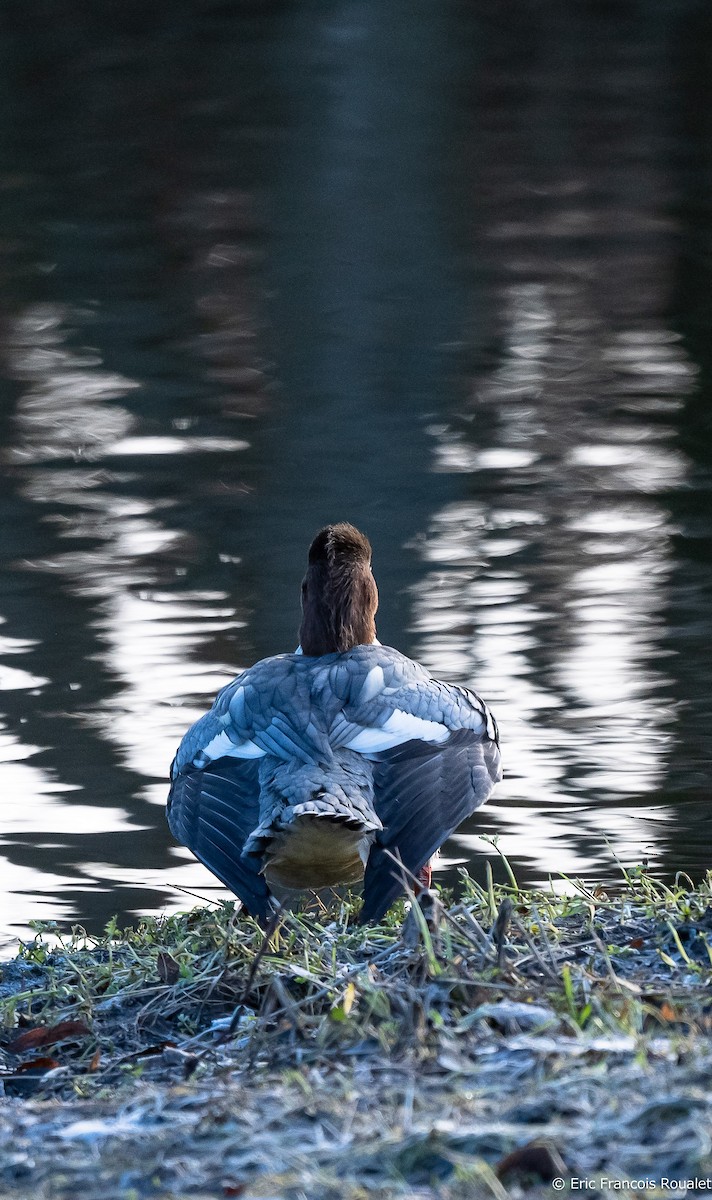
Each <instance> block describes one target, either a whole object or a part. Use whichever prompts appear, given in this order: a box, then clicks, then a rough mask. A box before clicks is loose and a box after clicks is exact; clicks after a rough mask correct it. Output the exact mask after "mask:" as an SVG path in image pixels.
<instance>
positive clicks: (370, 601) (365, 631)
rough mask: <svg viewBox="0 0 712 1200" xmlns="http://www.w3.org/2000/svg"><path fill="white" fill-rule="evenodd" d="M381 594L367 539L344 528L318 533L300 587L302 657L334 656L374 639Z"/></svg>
mask: <svg viewBox="0 0 712 1200" xmlns="http://www.w3.org/2000/svg"><path fill="white" fill-rule="evenodd" d="M377 608H378V590H377V588H376V581H375V579H374V578H373V574H372V572H371V545H370V542H369V540H368V538H367V537H364V535H363V534H362V533H359V531H358V529H355V528H354V526H353V525H348V524H346V523H345V522H343V523H341V524H339V525H327V526H325V528H324V529H320V530H319V533H318V534H317V535H316V537H315V538H314V541H313V542H312V544H311V546H310V547H309V563H308V566H307V573H306V575H305V576H304V580H303V582H302V623H301V627H300V629H299V641H300V644H301V647H302V651H303V652H304V654H309V655H319V654H332V653H334V652H335V651H343V650H350V649H351V648H352V647H353V646H363V645H370V643H371V642H373V641H374V639H375V637H376V624H375V619H374V618H375V615H376V609H377Z"/></svg>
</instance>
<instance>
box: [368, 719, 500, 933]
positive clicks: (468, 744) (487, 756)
mask: <svg viewBox="0 0 712 1200" xmlns="http://www.w3.org/2000/svg"><path fill="white" fill-rule="evenodd" d="M500 776H501V768H500V755H499V747H498V745H497V743H496V741H494V740H490V739H489V738H487V737H485V738H483V737H482V736H481V735H479V734H477V733H475V732H473V731H472V730H467V729H459V730H456V731H454V732H453V733H452V734H451V735H450V737H449V739H448V741H447V743H446V744H444V745H440V746H432V745H428V744H427V743H425V742H416V741H410V742H405V743H403V744H402V745H400V746H398V747H395V748H394V749H391V750H386V751H384V752H383V753H382V754H380V755H379V757H378V760H377V761H376V762H374V764H373V779H374V797H375V805H374V806H375V809H376V813H377V814H378V816H379V818H380V820H381V822H382V824H383V829H382V830H380V831H379V832H378V833H377V834H376V838H375V842H374V844H373V846H372V847H371V853H370V855H369V859H368V863H367V865H366V874H365V878H364V893H363V894H364V903H363V908H362V911H361V918H360V919H361V920H362V921H377V920H379V919H380V917H382V916H383V914H384V913H385V912H386V910H387V909H388V908H389V907H390V905H391V904H392V903H393V901H394V900H395V899H396V897H397V896H398V895H399V894H400V893H401V892H402V890H403V882H402V879H403V876H402V872H401V871H400V870H399V868H398V865H397V863H395V862H394V861H393V858H392V857H391V855H394V856H395V857H396V858H397V859H400V861H401V862H402V863H403V866H404V867H406V868H407V870H408V871H410V872H411V874H413V875H417V873H418V871H419V870H420V869H421V867H423V866H425V864H426V863H427V862H428V860H429V859H430V858H432V856H433V854H434V853H435V851H436V850H437V849H438V848H439V847H440V846H441V845H442V844H443V842H445V841H447V839H448V838H449V837H450V835H451V834H452V833H454V831H455V830H456V829H457V827H458V826H459V825H461V824H462V822H463V821H464V820H465V819H466V818H467V817H469V816H471V814H472V813H473V812H474V811H475V810H476V809H477V808H479V807H480V805H482V804H484V802H485V800H486V799H487V798H488V796H489V795H490V793H491V791H492V789H493V787H494V785H495V783H496V782H497V781H498V780H499V778H500Z"/></svg>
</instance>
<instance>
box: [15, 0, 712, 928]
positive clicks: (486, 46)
mask: <svg viewBox="0 0 712 1200" xmlns="http://www.w3.org/2000/svg"><path fill="white" fill-rule="evenodd" d="M510 10H511V11H510ZM8 11H9V14H10V19H9V20H8V23H7V27H6V29H5V32H4V33H3V34H2V36H1V37H0V58H1V60H2V68H3V69H2V71H1V72H0V79H2V83H1V84H0V86H1V87H2V88H3V89H4V93H5V94H4V102H5V112H6V115H7V119H6V121H5V126H4V129H3V132H2V134H1V135H0V212H1V213H2V222H1V223H0V230H2V233H1V234H0V287H1V289H2V291H1V295H2V305H1V307H0V364H1V378H0V387H1V388H2V404H1V406H0V427H1V429H2V441H1V445H2V450H1V451H0V454H1V462H2V493H1V495H2V505H3V510H2V512H3V520H2V524H1V526H0V620H1V621H2V626H1V631H0V692H1V693H2V694H1V695H0V787H1V788H2V797H3V814H4V815H3V820H2V824H1V826H0V855H2V858H3V871H2V877H1V881H0V897H1V899H0V941H1V940H2V938H3V937H5V938H6V939H7V938H8V937H12V936H17V935H18V934H22V933H24V932H25V931H26V929H27V923H28V921H29V920H31V919H34V918H43V919H56V920H59V921H60V922H63V923H65V924H66V923H70V922H72V921H77V920H79V921H82V922H83V923H85V924H87V925H89V926H90V927H92V928H94V929H96V928H98V927H101V925H102V924H103V922H104V921H106V920H107V919H108V918H109V916H111V915H112V914H113V913H115V912H118V913H119V914H120V916H121V917H122V919H129V918H131V917H132V916H134V915H135V914H137V913H143V912H159V911H168V910H173V909H175V908H178V907H180V906H183V905H184V904H185V902H186V897H185V894H184V892H182V891H181V890H179V889H182V888H188V889H191V890H192V891H195V892H198V893H200V894H201V895H205V896H217V895H221V894H223V893H222V892H221V891H220V889H218V888H216V887H215V885H214V881H213V880H212V877H210V876H209V875H208V873H207V872H205V871H204V870H203V869H202V868H201V867H199V865H198V864H196V863H194V862H193V861H192V860H191V858H190V856H189V855H188V853H187V852H185V851H183V850H182V849H180V848H177V847H175V846H174V845H173V844H172V841H171V838H170V835H169V833H168V830H167V827H166V825H165V820H164V814H163V806H164V802H165V795H166V783H165V775H166V771H167V766H168V764H169V762H170V760H171V758H172V755H173V752H174V749H175V746H176V744H177V742H178V740H179V738H180V737H181V735H182V733H183V732H184V730H185V728H186V727H187V725H188V724H189V723H190V722H191V721H192V720H193V719H194V718H195V717H196V716H197V715H199V713H200V712H201V711H203V710H204V709H205V708H206V707H207V706H208V705H209V703H210V701H211V699H212V697H213V695H214V693H215V691H216V690H217V688H218V687H219V686H220V685H221V684H222V683H224V682H225V681H226V680H227V679H228V678H230V677H231V676H232V674H234V673H235V671H236V670H237V669H239V668H241V667H244V666H247V665H249V664H250V663H252V662H253V661H255V660H256V659H257V658H260V657H262V656H264V655H266V654H269V653H274V652H277V651H280V650H284V649H289V648H291V647H293V645H294V643H295V636H296V627H297V625H298V586H299V581H300V579H301V574H302V570H303V562H304V557H305V552H306V547H307V545H308V542H309V539H310V537H311V535H312V534H313V532H314V530H315V529H316V528H318V527H319V525H320V524H322V523H324V522H325V521H328V520H335V519H337V520H338V519H348V520H352V521H354V522H355V523H356V524H359V525H361V526H362V527H363V528H364V529H365V530H366V531H367V532H368V534H369V536H370V537H371V540H372V542H373V545H374V551H375V558H374V566H375V571H376V576H377V579H378V582H379V586H380V591H381V612H380V623H379V636H380V637H381V639H382V640H384V641H387V642H389V643H392V644H394V645H396V646H398V647H399V648H400V649H402V650H404V651H405V652H406V653H410V654H412V655H413V656H414V657H417V658H419V659H420V660H421V661H422V662H424V663H425V664H426V665H427V666H428V667H429V668H430V669H432V670H433V671H434V672H435V673H437V674H438V675H440V676H442V677H444V678H448V679H453V680H457V681H460V682H463V683H466V684H469V685H471V686H475V687H477V688H478V690H480V691H481V692H482V693H483V694H484V695H485V696H486V697H487V699H488V700H489V701H490V702H491V704H492V707H493V708H494V710H495V712H496V714H497V716H498V718H499V722H500V726H501V730H502V737H503V743H504V752H505V764H506V772H507V773H506V778H505V780H504V782H503V784H502V785H501V787H500V788H499V789H498V792H497V794H496V799H495V800H494V801H493V802H492V803H491V804H490V805H489V806H488V808H487V810H485V812H484V813H481V814H478V816H477V818H476V819H475V820H473V821H472V822H471V823H470V825H469V826H468V827H467V828H466V829H465V830H463V831H462V832H460V833H459V834H458V835H456V837H454V838H453V839H452V841H451V842H450V843H449V844H448V846H447V849H446V856H445V865H446V866H447V865H448V863H449V864H452V863H453V862H455V861H467V862H468V863H470V864H471V865H472V869H473V870H474V871H475V872H476V873H478V874H480V875H481V873H482V870H483V863H484V861H485V858H486V856H489V857H490V858H492V857H493V851H492V849H491V848H490V847H488V846H487V845H485V844H483V843H482V842H480V841H479V840H478V835H479V834H480V833H485V834H487V835H492V834H494V833H497V834H499V835H500V843H499V844H500V846H501V848H502V849H503V850H504V851H505V853H506V854H507V855H508V856H509V857H510V858H511V860H512V862H513V863H514V866H515V869H516V870H517V873H518V875H519V876H520V877H521V878H522V879H523V880H525V881H541V880H544V879H546V878H547V876H548V875H549V873H558V872H565V873H567V874H573V875H580V876H583V877H585V878H587V879H589V880H596V881H603V882H611V881H613V880H615V879H616V878H618V877H619V867H618V865H617V863H618V862H621V863H623V864H632V863H637V862H640V861H641V860H643V859H647V861H648V862H649V863H650V864H651V865H652V866H653V867H654V868H655V869H656V870H658V871H659V872H660V873H662V874H666V875H671V874H674V872H675V871H676V870H678V869H684V870H687V871H689V872H690V873H691V874H692V875H693V876H699V875H700V874H701V872H702V871H703V870H705V869H706V868H707V867H708V866H709V857H710V855H709V851H710V846H711V844H712V827H711V825H710V810H709V790H710V766H709V764H710V757H711V750H712V734H711V733H710V729H711V721H710V718H711V716H712V714H711V711H710V709H711V705H710V700H709V697H710V690H711V689H710V684H711V682H712V681H711V678H710V677H711V675H712V668H711V666H710V625H711V617H710V599H711V595H710V593H711V590H712V589H711V586H710V585H711V583H712V556H711V554H710V532H711V530H710V525H711V523H712V510H711V507H710V483H711V469H710V468H711V462H712V455H711V453H710V450H711V440H712V439H711V437H710V428H711V426H710V417H709V412H710V399H711V396H710V387H711V385H710V357H711V355H710V349H711V347H712V340H711V339H710V317H711V315H712V301H711V300H710V297H711V296H712V286H711V282H712V281H711V280H710V264H711V263H712V254H711V253H710V251H711V250H712V237H711V232H710V231H711V228H712V225H711V217H710V195H711V194H712V192H711V191H710V182H711V181H712V137H710V128H709V117H708V116H707V115H706V114H708V113H709V111H710V101H711V100H712V96H710V91H711V89H712V85H711V84H710V80H711V79H712V71H710V70H709V66H710V64H711V63H712V20H711V19H710V16H709V15H708V13H707V10H706V8H705V7H703V6H701V5H698V4H694V3H687V4H685V3H682V4H679V3H678V4H668V3H665V2H663V0H660V2H659V3H651V5H650V6H649V11H648V12H647V14H646V16H645V20H644V21H643V18H642V16H641V15H640V12H639V9H638V7H637V6H636V5H634V4H632V3H631V4H627V3H625V0H624V2H622V3H621V4H620V5H617V6H615V9H614V8H613V7H611V6H607V5H605V4H598V3H593V2H591V3H589V4H584V5H580V6H576V11H568V10H565V9H564V8H563V7H562V8H559V7H558V6H555V5H551V6H550V7H548V6H546V5H544V6H540V7H538V8H537V10H536V12H534V11H533V10H531V8H530V7H529V6H528V5H525V4H524V3H518V2H515V3H514V5H510V6H508V14H509V15H508V17H507V19H506V20H505V17H504V15H502V14H501V11H500V10H499V9H498V6H497V9H495V8H493V10H492V12H491V13H485V12H484V11H482V12H479V13H476V14H475V13H473V12H472V10H471V7H470V6H469V5H464V4H459V3H454V2H453V3H447V4H442V0H437V2H436V0H417V2H416V3H415V4H414V3H412V0H409V3H408V4H407V6H406V3H405V0H394V2H393V3H392V4H390V5H382V4H381V3H380V2H379V3H376V2H374V3H366V4H362V3H358V4H357V3H355V0H354V2H352V3H341V4H335V5H332V6H329V7H328V11H327V10H325V9H324V8H323V6H321V5H319V4H317V3H316V2H313V3H305V4H302V5H300V6H299V7H298V9H297V8H294V7H293V6H291V7H290V6H283V5H281V4H279V3H274V4H266V3H265V4H260V5H251V4H249V3H245V4H244V6H234V7H233V6H228V5H225V6H223V5H220V4H218V3H216V4H214V5H198V4H191V3H188V2H187V0H186V2H184V3H177V4H175V3H174V4H172V5H171V6H165V7H164V6H161V5H159V6H157V7H155V8H152V9H151V11H150V12H147V11H145V10H144V8H143V7H139V6H138V5H133V4H127V5H126V6H122V8H121V12H120V13H119V12H118V11H117V13H116V15H115V16H114V17H113V18H111V19H110V20H109V21H108V24H107V21H106V20H105V19H104V17H102V19H101V21H98V20H97V21H96V22H94V19H93V18H92V17H91V16H89V15H87V14H86V13H84V10H77V12H76V13H75V14H74V19H73V20H71V21H64V20H62V22H61V24H60V21H59V18H58V17H57V15H56V14H55V13H54V12H53V10H52V9H51V6H47V5H45V4H42V3H39V0H38V2H37V3H32V4H30V5H29V7H22V8H20V7H19V6H10V8H9V10H8ZM39 17H42V19H41V20H40V19H38V18H39ZM495 857H496V856H495Z"/></svg>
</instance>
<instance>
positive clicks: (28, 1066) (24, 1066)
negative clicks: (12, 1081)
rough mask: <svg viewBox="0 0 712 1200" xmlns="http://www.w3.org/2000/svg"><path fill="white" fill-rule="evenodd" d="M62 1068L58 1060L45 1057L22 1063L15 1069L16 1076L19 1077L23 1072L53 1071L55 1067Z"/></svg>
mask: <svg viewBox="0 0 712 1200" xmlns="http://www.w3.org/2000/svg"><path fill="white" fill-rule="evenodd" d="M58 1066H60V1062H59V1059H58V1058H50V1057H49V1055H44V1056H42V1057H40V1058H31V1059H30V1060H29V1062H23V1063H20V1065H19V1066H18V1067H16V1068H15V1074H16V1075H19V1074H20V1072H21V1071H37V1072H39V1071H42V1072H43V1073H44V1072H45V1071H53V1070H54V1069H55V1067H58Z"/></svg>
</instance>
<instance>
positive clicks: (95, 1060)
mask: <svg viewBox="0 0 712 1200" xmlns="http://www.w3.org/2000/svg"><path fill="white" fill-rule="evenodd" d="M100 1062H101V1050H99V1049H98V1048H97V1049H96V1050H95V1051H94V1053H93V1054H92V1056H91V1062H90V1063H89V1066H88V1068H87V1070H89V1071H98V1070H99V1063H100Z"/></svg>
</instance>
